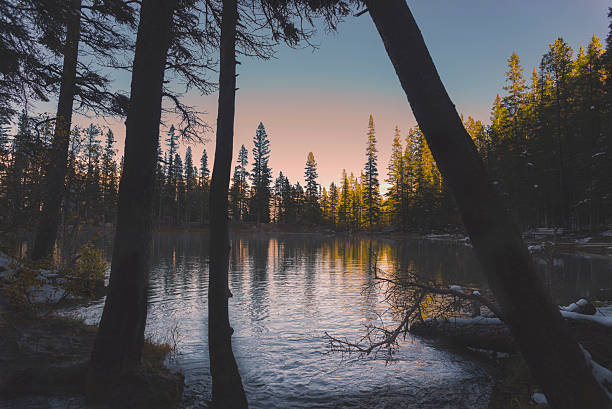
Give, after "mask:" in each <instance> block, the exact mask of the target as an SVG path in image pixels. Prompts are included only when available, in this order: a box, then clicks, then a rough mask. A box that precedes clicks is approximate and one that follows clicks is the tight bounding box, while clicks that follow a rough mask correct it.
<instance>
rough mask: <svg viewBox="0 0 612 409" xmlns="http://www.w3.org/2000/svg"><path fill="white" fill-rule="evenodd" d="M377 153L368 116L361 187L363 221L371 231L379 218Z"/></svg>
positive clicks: (372, 119)
mask: <svg viewBox="0 0 612 409" xmlns="http://www.w3.org/2000/svg"><path fill="white" fill-rule="evenodd" d="M377 152H378V151H377V149H376V134H375V131H374V118H372V115H370V120H369V123H368V141H367V145H366V158H367V161H366V164H365V183H364V187H363V194H364V199H363V201H364V205H365V220H366V222H367V227H368V228H369V229H372V228H373V227H374V226H375V225H376V224H377V223H378V219H379V217H380V198H379V185H378V167H377Z"/></svg>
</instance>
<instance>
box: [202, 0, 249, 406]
mask: <svg viewBox="0 0 612 409" xmlns="http://www.w3.org/2000/svg"><path fill="white" fill-rule="evenodd" d="M237 20H238V11H237V2H236V0H223V16H222V19H221V50H220V67H219V107H218V109H219V111H218V113H217V141H216V147H215V163H214V166H213V172H212V179H211V186H210V272H209V276H208V277H209V278H208V348H209V355H210V374H211V377H212V401H213V405H214V406H215V407H219V408H246V407H248V405H247V400H246V395H245V392H244V388H243V386H242V379H241V378H240V373H239V372H238V365H237V364H236V359H235V358H234V352H233V351H232V333H233V332H234V331H233V329H232V328H231V327H230V323H229V314H228V297H229V296H230V292H229V287H228V268H229V229H228V219H227V217H228V210H227V207H228V203H227V194H228V189H229V180H230V171H231V164H232V146H233V139H234V112H235V102H236V23H237Z"/></svg>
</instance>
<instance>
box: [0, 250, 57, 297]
mask: <svg viewBox="0 0 612 409" xmlns="http://www.w3.org/2000/svg"><path fill="white" fill-rule="evenodd" d="M19 266H21V263H20V262H19V261H18V260H15V259H13V258H11V257H9V256H8V255H6V254H4V253H3V252H0V279H4V278H10V277H12V276H13V274H15V272H16V271H17V269H18V267H19ZM58 276H59V275H58V274H57V272H55V271H51V270H45V269H41V270H39V272H38V277H37V278H36V280H37V281H38V283H39V285H37V286H32V287H30V289H29V291H28V298H29V301H30V302H31V303H34V304H39V303H57V302H59V301H60V300H62V299H63V298H66V294H65V291H64V290H63V289H61V288H60V286H59V285H58V284H60V283H61V278H58Z"/></svg>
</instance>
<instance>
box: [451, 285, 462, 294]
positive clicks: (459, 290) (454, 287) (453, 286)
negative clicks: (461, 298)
mask: <svg viewBox="0 0 612 409" xmlns="http://www.w3.org/2000/svg"><path fill="white" fill-rule="evenodd" d="M448 288H450V289H451V290H453V291H457V292H458V293H463V288H461V286H460V285H451V286H449V287H448Z"/></svg>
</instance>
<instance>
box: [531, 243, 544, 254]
mask: <svg viewBox="0 0 612 409" xmlns="http://www.w3.org/2000/svg"><path fill="white" fill-rule="evenodd" d="M527 250H529V252H530V253H535V252H537V251H542V250H544V243H541V244H532V245H531V246H527Z"/></svg>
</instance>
